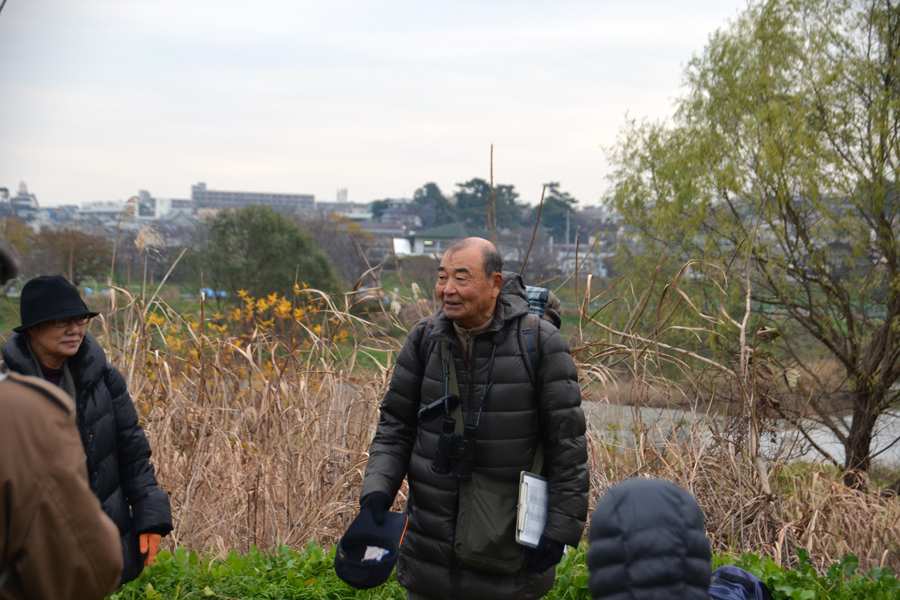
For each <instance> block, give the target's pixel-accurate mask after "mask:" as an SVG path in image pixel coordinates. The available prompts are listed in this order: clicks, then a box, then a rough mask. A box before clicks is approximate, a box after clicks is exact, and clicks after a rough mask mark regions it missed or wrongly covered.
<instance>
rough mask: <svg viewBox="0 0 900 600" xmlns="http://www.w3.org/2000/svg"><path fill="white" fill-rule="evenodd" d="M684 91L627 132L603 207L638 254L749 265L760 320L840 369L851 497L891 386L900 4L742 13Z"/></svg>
mask: <svg viewBox="0 0 900 600" xmlns="http://www.w3.org/2000/svg"><path fill="white" fill-rule="evenodd" d="M685 88H686V92H685V94H684V95H683V96H682V97H681V98H680V100H678V101H677V103H676V107H675V112H674V114H673V116H672V118H671V119H670V120H668V121H667V122H663V123H646V122H645V123H635V122H631V123H630V124H628V125H627V126H626V127H625V128H624V130H623V132H622V135H621V136H620V138H619V141H618V143H617V145H616V146H615V147H614V148H613V150H612V152H611V154H610V156H611V159H612V161H613V165H614V169H613V174H612V175H611V182H612V186H611V188H610V189H611V191H610V192H609V198H608V199H609V201H610V202H611V203H612V204H613V205H614V206H615V208H616V209H617V210H618V211H620V212H621V213H622V215H624V217H625V218H626V221H627V222H628V223H629V224H630V225H631V226H632V227H633V228H634V229H635V231H636V232H637V234H638V235H637V239H638V240H639V243H640V244H641V245H642V248H643V249H644V250H645V251H650V252H651V253H652V252H654V251H655V252H656V254H657V255H658V254H659V253H660V251H662V250H665V251H666V252H665V255H666V256H670V257H677V258H678V259H679V260H686V259H691V258H700V257H702V258H705V259H708V260H712V261H716V262H718V263H719V264H722V265H725V264H735V265H736V264H742V266H744V267H745V268H746V269H747V271H748V272H747V274H748V275H749V281H750V288H751V290H752V291H751V293H752V297H753V299H754V300H755V301H756V303H757V306H766V307H768V308H770V309H771V310H768V311H767V314H766V315H763V317H764V318H768V319H770V320H772V321H775V322H776V324H778V325H781V326H785V325H786V324H785V323H784V322H780V323H779V321H790V322H791V323H790V325H791V326H792V327H795V328H797V327H799V328H801V329H802V330H805V331H806V332H808V334H809V335H811V336H812V337H813V338H814V339H815V340H816V341H817V342H818V344H820V345H821V347H822V348H824V349H825V351H826V352H827V354H828V355H830V356H831V357H832V358H833V359H834V360H835V361H836V362H837V363H838V364H839V365H840V368H841V370H842V371H843V374H844V375H845V378H844V382H843V389H844V390H846V392H847V393H848V394H849V398H850V402H851V404H852V416H851V419H850V422H849V425H846V424H845V423H846V421H845V420H844V419H840V418H834V417H833V416H831V415H830V414H829V412H828V411H827V410H826V409H825V408H824V407H822V406H819V407H818V408H819V409H821V410H819V411H818V412H819V418H820V420H821V421H822V422H823V424H824V425H826V426H827V427H829V428H830V429H831V430H832V431H833V432H834V434H835V435H836V436H837V437H838V439H840V441H841V442H842V444H843V446H844V449H845V464H844V467H845V469H846V475H845V482H846V483H847V484H848V485H860V484H862V483H863V481H864V479H863V478H862V477H860V473H861V472H867V471H868V470H869V466H870V462H871V450H872V448H871V446H872V437H873V431H874V428H875V425H876V421H877V419H878V417H879V415H881V414H882V413H883V412H884V411H885V410H887V409H888V408H890V407H891V406H892V405H894V404H895V403H896V402H897V401H898V394H897V391H896V388H897V386H896V383H897V381H898V378H900V244H898V230H900V219H898V211H900V202H898V196H897V189H896V185H897V182H898V170H900V5H898V2H896V1H891V0H866V1H850V0H845V1H838V0H793V1H792V0H775V1H770V2H751V4H750V5H749V6H748V8H747V9H746V10H745V11H744V12H743V13H742V14H740V15H739V16H738V17H737V18H736V19H735V20H734V21H733V22H731V23H729V24H728V26H726V27H725V28H723V29H722V30H720V31H718V32H717V33H715V34H713V35H712V36H711V37H710V39H709V42H708V44H707V46H706V47H705V48H704V50H703V51H702V53H701V54H699V55H698V56H695V58H694V59H693V60H692V61H691V62H690V63H689V65H688V67H687V69H686V73H685ZM739 247H740V248H742V252H741V253H739V254H738V255H739V256H741V257H742V258H741V261H740V263H737V262H736V263H732V259H733V258H734V257H735V256H736V249H737V248H739ZM742 276H743V274H742ZM802 366H803V365H802V362H801V367H802Z"/></svg>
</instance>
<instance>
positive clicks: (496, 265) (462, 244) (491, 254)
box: [446, 238, 503, 277]
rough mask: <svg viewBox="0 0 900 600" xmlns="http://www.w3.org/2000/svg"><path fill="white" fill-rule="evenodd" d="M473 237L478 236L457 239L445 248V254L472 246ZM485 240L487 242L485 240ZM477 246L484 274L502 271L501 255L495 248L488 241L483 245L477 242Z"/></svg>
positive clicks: (489, 274)
mask: <svg viewBox="0 0 900 600" xmlns="http://www.w3.org/2000/svg"><path fill="white" fill-rule="evenodd" d="M475 239H480V238H464V239H461V240H457V241H456V242H454V243H453V245H452V246H450V247H449V248H447V252H446V254H453V253H454V252H458V251H460V250H465V249H466V248H469V247H471V246H473V245H474V244H475V242H474V240H475ZM485 241H486V242H487V240H485ZM479 246H481V255H482V258H483V259H484V263H483V264H482V268H483V269H484V274H485V275H487V276H488V277H490V276H491V275H493V274H494V273H501V272H502V271H503V257H502V256H501V255H500V252H499V251H498V250H497V248H496V247H495V246H494V245H493V244H491V243H490V242H488V243H487V244H484V245H482V244H479Z"/></svg>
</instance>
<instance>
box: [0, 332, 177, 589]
mask: <svg viewBox="0 0 900 600" xmlns="http://www.w3.org/2000/svg"><path fill="white" fill-rule="evenodd" d="M26 344H27V340H26V336H25V335H23V334H19V333H17V334H15V335H13V337H11V338H10V339H9V341H7V342H6V344H4V345H3V350H2V353H3V360H4V361H5V363H6V365H7V367H8V368H9V369H10V370H11V371H15V372H17V373H22V374H23V375H34V376H38V377H40V375H38V373H37V365H35V364H34V361H33V360H32V358H31V354H30V352H29V350H28V347H27V345H26ZM67 361H68V365H69V370H70V371H71V373H72V378H73V379H74V380H75V409H76V423H77V425H78V432H79V434H80V435H81V443H82V444H83V445H84V451H85V461H86V462H87V470H88V479H89V480H90V486H91V491H93V492H94V494H96V496H97V498H99V500H100V504H101V506H102V507H103V512H105V513H106V514H107V515H108V516H109V518H110V519H112V521H113V523H115V524H116V526H117V527H118V528H119V536H120V539H121V542H122V557H123V560H124V569H123V570H122V583H125V582H128V581H131V580H132V579H135V578H136V577H137V576H138V575H140V573H141V570H142V569H143V560H142V559H141V556H140V545H139V543H138V534H141V533H158V534H160V535H166V534H167V533H169V532H170V531H172V509H171V508H170V506H169V497H168V496H167V495H166V492H165V491H163V489H162V488H161V487H159V485H158V483H157V481H156V475H155V474H154V471H153V465H151V464H150V444H149V443H148V442H147V438H146V436H145V435H144V430H143V428H142V427H141V425H140V424H139V423H138V417H137V411H135V408H134V404H133V403H132V401H131V396H129V394H128V390H127V389H126V388H125V378H124V377H123V376H122V373H121V372H120V371H119V370H118V369H117V368H116V367H114V366H113V365H112V364H110V363H109V362H108V361H107V360H106V355H105V354H104V352H103V349H102V348H101V347H100V346H99V345H98V344H97V342H96V341H94V338H92V337H91V335H90V334H89V333H85V334H84V341H82V343H81V347H80V348H79V349H78V352H77V353H76V354H75V356H72V357H70V358H68V359H67Z"/></svg>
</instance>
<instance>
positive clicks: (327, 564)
mask: <svg viewBox="0 0 900 600" xmlns="http://www.w3.org/2000/svg"><path fill="white" fill-rule="evenodd" d="M586 548H587V545H586V544H585V543H583V544H582V545H581V546H580V547H579V548H577V549H574V550H573V551H572V552H570V553H569V555H568V556H565V557H563V560H562V562H561V563H560V565H559V567H558V569H557V576H556V584H555V585H554V587H553V590H551V592H550V593H549V594H548V595H547V596H546V598H548V599H549V600H590V597H591V596H590V593H589V591H588V576H589V574H588V569H587V566H586ZM333 564H334V548H332V549H331V550H330V551H325V550H324V549H322V548H321V547H319V546H318V545H317V544H315V543H314V542H310V543H308V544H307V545H306V546H305V547H304V548H302V549H300V550H299V551H297V550H292V549H291V548H289V547H287V546H284V545H282V546H279V547H278V548H277V549H275V550H274V551H272V552H270V553H266V552H260V551H259V550H257V549H256V548H255V547H254V548H251V549H250V551H249V552H247V553H246V554H244V555H241V554H238V553H237V552H230V553H229V554H228V555H227V556H224V557H219V556H215V555H211V554H198V553H196V552H190V551H187V550H185V549H184V548H178V549H177V550H176V551H175V552H174V553H171V552H169V551H168V550H165V551H163V552H161V553H160V555H159V557H158V561H157V564H154V565H153V566H152V567H150V568H148V569H145V570H144V573H143V574H142V575H141V577H140V578H139V579H138V580H136V581H133V582H131V583H129V584H128V585H126V586H125V587H123V588H122V589H120V590H118V591H117V592H116V594H114V595H113V596H111V597H110V600H145V599H146V600H154V599H158V600H163V599H165V600H180V599H184V598H225V599H230V598H266V599H271V600H275V599H285V600H287V599H296V600H307V599H309V600H313V599H315V600H324V599H329V600H343V599H350V598H359V599H364V600H388V599H393V600H403V599H404V598H405V597H406V595H405V593H404V590H403V588H401V587H400V585H399V584H398V583H397V580H396V578H395V576H394V575H391V577H390V579H389V580H388V581H387V583H385V584H384V585H382V586H379V587H377V588H373V589H370V590H356V589H355V588H353V587H351V586H349V585H347V584H346V583H344V582H343V581H341V580H340V579H338V577H337V576H336V575H335V574H334V570H333ZM721 564H736V565H738V566H740V567H742V568H745V569H747V570H748V571H750V572H751V573H753V574H755V575H756V576H757V577H760V578H761V579H762V580H763V581H764V582H765V583H766V585H767V586H768V587H769V589H770V590H771V591H772V593H773V595H774V597H775V599H776V600H896V599H897V598H900V581H898V580H897V579H896V578H895V577H894V575H893V574H892V573H891V572H890V571H889V570H887V569H880V568H873V569H871V570H869V571H868V572H865V573H863V572H860V571H859V564H858V561H857V559H856V557H854V556H849V557H847V558H845V559H843V560H841V561H839V562H837V563H835V564H833V565H831V566H830V567H828V568H827V569H825V570H824V573H822V574H820V573H819V572H818V571H817V570H816V568H815V567H814V566H813V565H812V564H810V563H809V562H808V561H806V560H802V561H801V562H800V563H799V564H798V566H797V568H796V569H794V570H786V569H784V568H782V567H779V566H778V565H776V564H775V563H774V562H773V561H772V560H771V559H766V558H760V557H759V556H757V555H754V554H744V555H741V556H729V555H718V556H716V557H715V559H714V561H713V566H714V567H715V566H718V565H721Z"/></svg>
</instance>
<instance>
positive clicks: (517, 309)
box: [431, 271, 528, 344]
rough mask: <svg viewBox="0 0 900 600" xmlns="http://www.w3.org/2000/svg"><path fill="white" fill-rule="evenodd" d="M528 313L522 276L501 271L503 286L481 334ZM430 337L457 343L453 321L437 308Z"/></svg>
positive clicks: (502, 326) (493, 330)
mask: <svg viewBox="0 0 900 600" xmlns="http://www.w3.org/2000/svg"><path fill="white" fill-rule="evenodd" d="M527 313H528V297H527V296H526V295H525V284H524V283H522V277H521V276H520V275H519V274H518V273H514V272H512V271H503V286H502V287H501V288H500V295H499V296H497V306H496V308H494V316H493V319H492V320H491V324H490V326H489V327H488V328H487V329H485V330H484V332H483V333H482V334H481V335H490V334H493V333H496V332H497V331H500V330H501V329H503V328H505V327H506V323H507V322H508V321H511V320H513V319H517V318H519V317H521V316H522V315H524V314H527ZM431 337H432V339H434V340H437V341H442V342H450V343H455V344H458V343H459V342H458V340H457V337H456V332H455V331H454V330H453V321H451V320H450V318H449V317H447V315H445V314H444V311H442V310H440V309H438V312H437V318H436V319H435V322H434V331H433V332H432V336H431Z"/></svg>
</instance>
